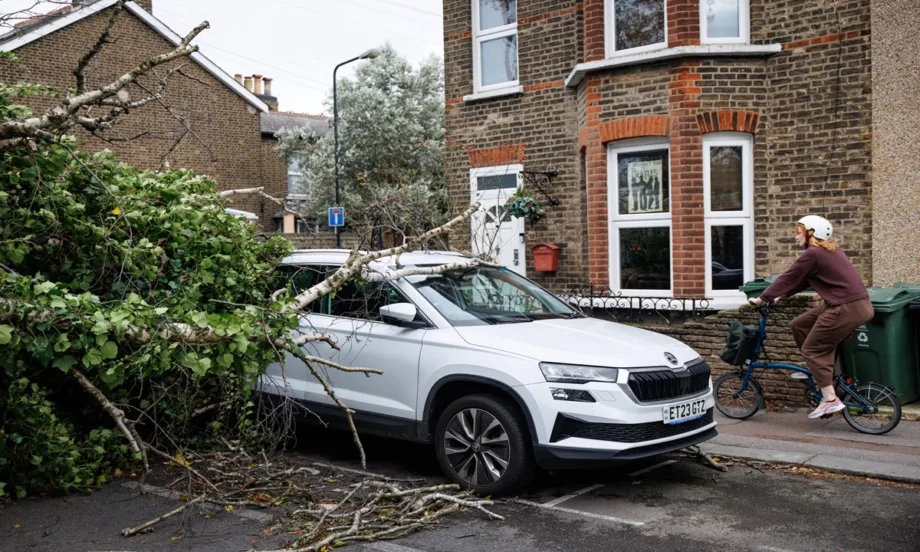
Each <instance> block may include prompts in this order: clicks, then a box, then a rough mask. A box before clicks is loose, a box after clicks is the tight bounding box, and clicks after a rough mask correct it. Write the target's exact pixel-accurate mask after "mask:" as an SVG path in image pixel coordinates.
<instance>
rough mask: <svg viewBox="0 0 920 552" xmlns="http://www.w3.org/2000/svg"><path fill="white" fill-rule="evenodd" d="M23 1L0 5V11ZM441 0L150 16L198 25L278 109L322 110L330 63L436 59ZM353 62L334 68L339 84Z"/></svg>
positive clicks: (215, 7)
mask: <svg viewBox="0 0 920 552" xmlns="http://www.w3.org/2000/svg"><path fill="white" fill-rule="evenodd" d="M23 3H26V4H31V3H32V1H30V0H0V13H4V12H9V10H10V9H11V8H14V7H15V6H16V5H17V4H23ZM441 13H442V11H441V0H259V1H258V2H255V1H252V0H153V14H154V15H155V16H156V17H157V18H159V19H160V20H161V21H163V22H164V23H166V24H167V25H168V26H169V27H171V28H172V29H173V30H174V31H176V32H177V33H178V34H180V35H185V34H186V33H187V32H188V31H190V30H191V29H192V28H193V27H195V26H196V25H197V24H198V23H200V22H201V21H204V20H207V21H208V22H209V23H210V24H211V28H210V29H208V30H206V31H205V32H203V33H202V34H201V35H199V37H198V39H197V40H195V43H196V44H198V45H199V46H200V47H201V52H202V53H203V54H204V55H206V56H207V57H208V58H210V59H211V61H213V62H215V63H216V64H217V65H219V66H220V67H221V68H222V69H223V70H224V71H226V72H227V73H229V74H230V75H233V74H235V73H241V74H243V75H252V74H259V75H262V76H263V77H270V78H271V79H273V80H272V94H273V95H274V96H276V97H277V98H278V101H279V104H280V109H281V110H282V111H296V112H300V113H314V114H315V113H323V112H325V106H324V100H325V98H326V96H327V95H328V94H329V93H330V91H331V90H332V71H333V69H334V68H335V66H336V65H337V64H338V63H341V62H342V61H345V60H347V59H350V58H353V57H355V56H357V55H359V54H361V53H362V52H364V51H366V50H368V49H369V48H374V47H379V46H382V45H383V44H385V43H386V42H389V43H390V44H391V45H392V46H393V47H394V48H395V49H396V51H398V52H399V53H400V54H402V55H403V56H405V57H406V58H408V59H409V60H410V61H411V62H412V63H414V64H417V63H418V62H420V61H421V60H423V59H425V58H427V57H429V56H431V55H436V56H438V57H439V58H442V59H443V57H444V56H443V52H444V48H443V31H442V29H443V22H442V18H441ZM359 63H373V61H372V60H369V61H357V62H354V63H352V64H351V65H349V66H345V67H343V68H342V69H339V72H338V75H339V78H341V77H343V76H347V75H349V74H350V73H352V72H353V71H354V68H355V66H356V65H357V64H359Z"/></svg>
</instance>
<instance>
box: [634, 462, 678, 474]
mask: <svg viewBox="0 0 920 552" xmlns="http://www.w3.org/2000/svg"><path fill="white" fill-rule="evenodd" d="M676 463H677V460H665V461H664V462H659V463H657V464H655V465H654V466H649V467H647V468H642V469H641V470H638V471H634V472H632V473H631V474H629V476H630V477H636V476H637V475H642V474H643V473H648V472H650V471H652V470H657V469H658V468H661V467H663V466H667V465H668V464H676Z"/></svg>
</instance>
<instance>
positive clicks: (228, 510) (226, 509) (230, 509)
mask: <svg viewBox="0 0 920 552" xmlns="http://www.w3.org/2000/svg"><path fill="white" fill-rule="evenodd" d="M224 510H225V511H227V512H232V511H233V504H227V505H226V506H224Z"/></svg>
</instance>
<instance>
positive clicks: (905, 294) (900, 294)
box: [869, 286, 920, 312]
mask: <svg viewBox="0 0 920 552" xmlns="http://www.w3.org/2000/svg"><path fill="white" fill-rule="evenodd" d="M918 298H920V286H918V287H917V288H916V289H908V288H903V287H902V288H886V287H870V288H869V300H870V301H872V308H873V309H875V311H876V312H894V311H896V310H899V309H902V308H904V307H906V306H907V305H908V304H910V303H911V302H913V301H914V300H915V299H918Z"/></svg>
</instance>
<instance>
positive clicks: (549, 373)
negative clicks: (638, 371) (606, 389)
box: [540, 362, 617, 383]
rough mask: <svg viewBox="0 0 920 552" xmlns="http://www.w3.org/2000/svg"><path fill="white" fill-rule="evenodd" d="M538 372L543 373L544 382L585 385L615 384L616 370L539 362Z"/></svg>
mask: <svg viewBox="0 0 920 552" xmlns="http://www.w3.org/2000/svg"><path fill="white" fill-rule="evenodd" d="M540 370H541V371H542V372H543V377H544V378H546V381H552V382H556V383H587V382H589V381H605V382H609V383H615V382H616V381H617V369H616V368H598V367H596V366H578V365H575V364H556V363H552V362H541V363H540Z"/></svg>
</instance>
